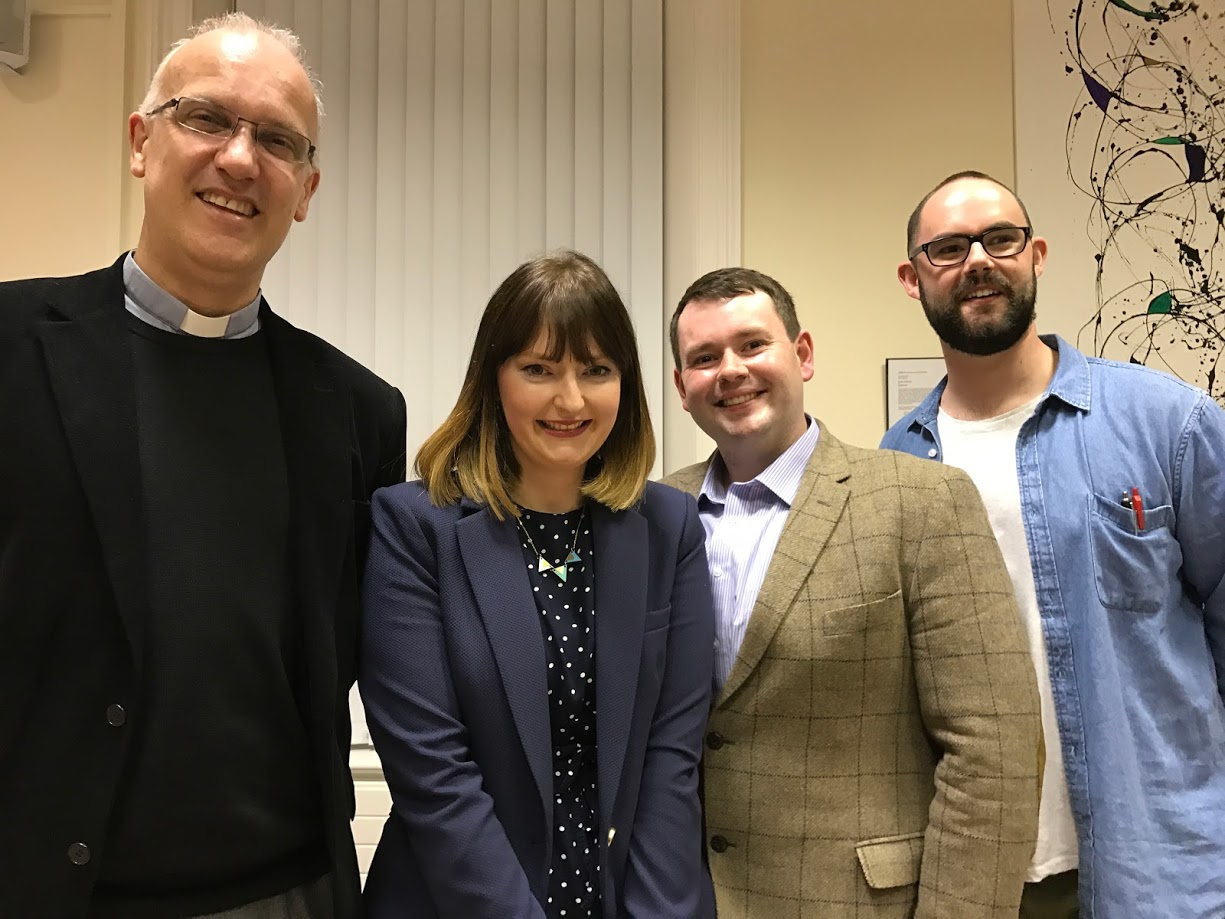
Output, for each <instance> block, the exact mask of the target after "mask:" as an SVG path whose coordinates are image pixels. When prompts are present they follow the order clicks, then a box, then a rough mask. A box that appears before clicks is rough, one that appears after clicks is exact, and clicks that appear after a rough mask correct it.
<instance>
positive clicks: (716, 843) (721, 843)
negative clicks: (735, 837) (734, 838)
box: [710, 836, 731, 852]
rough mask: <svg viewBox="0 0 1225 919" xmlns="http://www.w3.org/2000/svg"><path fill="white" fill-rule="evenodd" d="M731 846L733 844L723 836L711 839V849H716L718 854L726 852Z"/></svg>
mask: <svg viewBox="0 0 1225 919" xmlns="http://www.w3.org/2000/svg"><path fill="white" fill-rule="evenodd" d="M730 845H731V843H729V842H728V841H727V840H726V839H724V838H723V837H722V836H711V837H710V847H711V848H712V849H714V850H715V851H716V852H726V851H727V850H728V847H729V846H730Z"/></svg>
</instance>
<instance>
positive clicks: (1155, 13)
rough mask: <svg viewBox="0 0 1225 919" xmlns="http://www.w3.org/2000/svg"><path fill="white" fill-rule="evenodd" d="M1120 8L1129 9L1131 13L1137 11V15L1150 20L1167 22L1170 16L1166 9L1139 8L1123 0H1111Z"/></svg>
mask: <svg viewBox="0 0 1225 919" xmlns="http://www.w3.org/2000/svg"><path fill="white" fill-rule="evenodd" d="M1110 2H1111V3H1113V4H1114V5H1115V6H1117V7H1118V8H1119V9H1122V10H1127V12H1129V13H1135V14H1136V15H1137V16H1139V17H1141V18H1143V19H1147V20H1148V21H1149V22H1167V21H1168V20H1169V18H1170V16H1169V14H1168V13H1167V12H1166V11H1165V10H1147V11H1146V10H1138V9H1136V8H1135V7H1134V6H1132V5H1130V4H1128V3H1124V2H1123V0H1110Z"/></svg>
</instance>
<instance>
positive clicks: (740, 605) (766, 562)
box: [698, 416, 820, 690]
mask: <svg viewBox="0 0 1225 919" xmlns="http://www.w3.org/2000/svg"><path fill="white" fill-rule="evenodd" d="M819 435H820V430H819V427H818V425H817V423H816V421H814V420H813V418H812V417H810V416H809V417H808V429H807V430H806V431H805V432H804V433H803V435H801V436H800V438H799V439H798V440H796V442H795V443H793V444H792V445H791V446H790V447H788V448H787V449H786V451H785V452H784V453H783V454H782V455H780V456H779V457H778V459H776V460H775V461H774V462H773V463H771V464H770V465H769V466H767V467H766V468H765V469H764V470H762V472H761V474H760V475H758V476H757V477H756V478H755V479H753V480H751V481H749V482H733V483H732V485H731V486H730V487H728V488H724V487H723V482H722V476H723V460H722V459H720V458H719V456H718V454H716V455H715V459H714V461H713V462H712V463H711V464H710V468H709V469H707V470H706V478H705V480H704V481H703V482H702V490H701V491H700V492H698V514H699V516H700V517H701V518H702V526H703V527H705V529H706V558H707V561H708V562H709V564H710V584H711V587H712V589H713V590H714V596H715V689H716V690H718V689H721V688H722V687H723V684H724V683H725V682H727V675H728V674H729V673H731V672H732V664H734V663H735V662H736V655H737V654H738V653H740V645H741V643H742V642H743V641H744V630H745V627H746V626H747V625H748V624H749V616H750V615H752V612H753V604H755V603H756V602H757V594H758V593H759V592H760V591H761V584H762V581H764V580H765V577H766V570H767V569H768V568H769V567H770V559H771V558H772V557H773V555H774V547H775V546H776V545H778V537H779V536H780V535H781V534H782V532H783V524H785V523H786V522H787V513H788V512H789V511H790V510H791V502H792V501H794V500H795V493H796V491H797V490H798V489H799V487H800V478H801V477H802V476H803V475H804V469H805V468H806V467H807V466H808V461H809V459H811V458H812V451H813V449H814V448H815V447H816V445H817V437H818V436H819Z"/></svg>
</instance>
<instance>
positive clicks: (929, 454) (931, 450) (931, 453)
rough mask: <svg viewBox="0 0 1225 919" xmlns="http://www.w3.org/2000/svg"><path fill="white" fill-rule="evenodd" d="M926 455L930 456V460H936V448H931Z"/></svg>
mask: <svg viewBox="0 0 1225 919" xmlns="http://www.w3.org/2000/svg"><path fill="white" fill-rule="evenodd" d="M927 455H928V456H930V457H931V458H932V459H935V458H936V448H935V447H932V448H931V449H930V450H928V451H927Z"/></svg>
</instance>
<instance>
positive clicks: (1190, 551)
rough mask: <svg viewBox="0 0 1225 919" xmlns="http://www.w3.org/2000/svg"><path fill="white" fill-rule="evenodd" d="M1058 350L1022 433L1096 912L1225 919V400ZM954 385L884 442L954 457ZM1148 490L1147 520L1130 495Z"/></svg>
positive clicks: (1083, 860)
mask: <svg viewBox="0 0 1225 919" xmlns="http://www.w3.org/2000/svg"><path fill="white" fill-rule="evenodd" d="M1042 340H1043V341H1044V342H1045V343H1046V344H1047V345H1048V346H1050V347H1051V348H1054V349H1055V350H1056V351H1057V352H1058V355H1059V364H1058V368H1057V369H1056V371H1055V376H1054V378H1053V379H1052V380H1051V385H1050V388H1049V389H1048V390H1047V391H1046V393H1044V394H1043V396H1042V398H1041V400H1040V401H1039V402H1038V406H1037V408H1036V409H1035V411H1034V415H1033V417H1032V418H1030V419H1029V420H1028V421H1027V422H1026V423H1025V425H1024V426H1023V427H1022V428H1021V432H1020V434H1019V435H1018V437H1017V472H1018V474H1019V477H1020V486H1021V506H1022V515H1023V517H1024V520H1025V533H1026V537H1027V541H1028V543H1029V552H1030V556H1031V558H1032V561H1033V569H1034V582H1035V586H1036V588H1037V594H1038V607H1039V610H1040V612H1041V616H1042V628H1043V632H1044V634H1045V636H1046V648H1047V656H1048V658H1049V660H1050V670H1051V684H1052V690H1053V695H1054V700H1055V712H1056V718H1057V720H1058V723H1059V738H1060V741H1061V743H1062V745H1063V758H1064V768H1065V771H1066V773H1067V779H1068V792H1069V794H1070V797H1071V802H1072V812H1073V818H1074V819H1075V822H1076V834H1077V837H1078V841H1079V848H1080V900H1081V912H1082V917H1083V919H1221V917H1223V916H1225V583H1223V579H1225V411H1222V409H1221V408H1220V407H1219V406H1218V405H1217V404H1216V403H1214V402H1213V401H1212V400H1211V399H1210V398H1209V397H1208V396H1207V394H1206V393H1204V392H1203V391H1201V390H1198V389H1195V388H1194V387H1191V386H1188V385H1186V384H1185V383H1182V382H1180V381H1178V380H1176V379H1174V378H1173V377H1170V376H1167V375H1166V374H1163V373H1158V372H1157V371H1154V370H1149V369H1148V368H1145V367H1141V366H1139V365H1130V364H1120V363H1116V362H1114V361H1107V360H1102V359H1099V358H1093V357H1090V358H1086V357H1085V356H1084V355H1083V354H1081V353H1080V352H1079V351H1077V350H1076V349H1075V348H1073V347H1072V346H1071V345H1069V344H1068V343H1067V342H1066V341H1063V340H1062V339H1060V338H1057V337H1055V336H1043V339H1042ZM944 386H945V382H944V381H942V382H941V383H940V385H939V386H937V387H936V389H935V390H934V391H933V392H932V393H931V395H929V396H928V397H927V399H926V400H925V401H924V402H923V404H922V405H920V406H919V407H918V408H916V409H915V410H914V411H913V412H911V413H910V414H909V415H907V416H906V417H905V418H903V419H902V420H901V421H899V422H898V423H897V424H895V425H894V426H893V427H892V428H891V429H890V430H889V431H888V433H886V434H885V438H884V440H883V441H881V446H882V447H886V448H889V449H893V450H901V451H903V452H905V453H910V454H913V455H915V456H921V457H930V458H932V459H935V460H940V459H941V458H942V454H941V448H940V434H939V431H938V430H937V427H936V420H937V409H938V406H939V404H940V397H941V395H942V394H943V392H944ZM1133 487H1134V488H1138V489H1139V490H1140V494H1141V497H1142V499H1143V504H1144V529H1143V530H1139V529H1137V527H1136V522H1135V518H1134V516H1133V513H1132V511H1131V510H1130V509H1129V508H1128V507H1125V506H1123V504H1122V502H1121V499H1122V497H1123V495H1124V493H1125V492H1130V490H1131V489H1132V488H1133Z"/></svg>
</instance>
